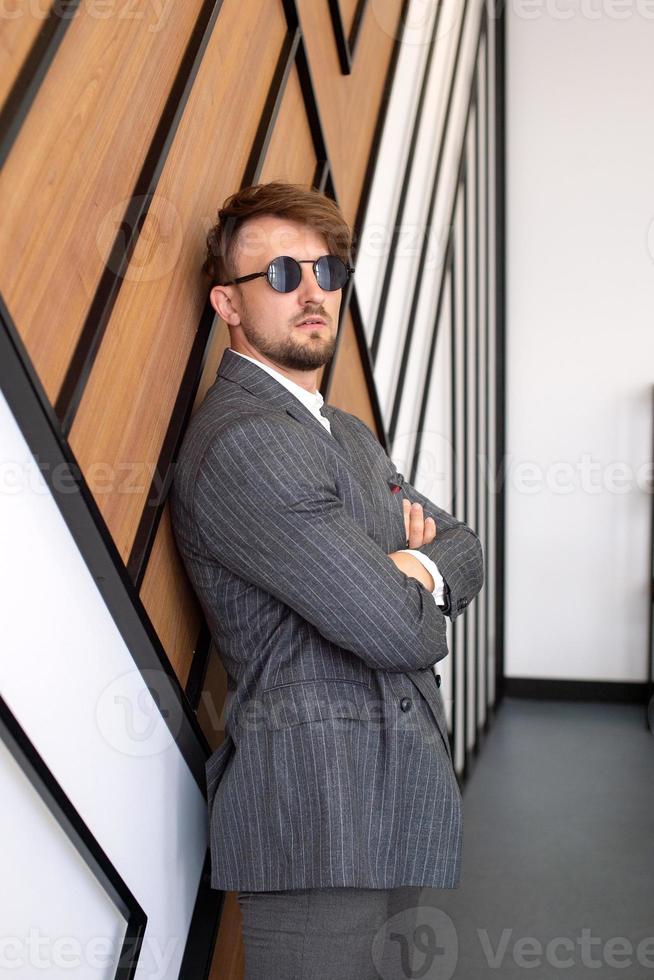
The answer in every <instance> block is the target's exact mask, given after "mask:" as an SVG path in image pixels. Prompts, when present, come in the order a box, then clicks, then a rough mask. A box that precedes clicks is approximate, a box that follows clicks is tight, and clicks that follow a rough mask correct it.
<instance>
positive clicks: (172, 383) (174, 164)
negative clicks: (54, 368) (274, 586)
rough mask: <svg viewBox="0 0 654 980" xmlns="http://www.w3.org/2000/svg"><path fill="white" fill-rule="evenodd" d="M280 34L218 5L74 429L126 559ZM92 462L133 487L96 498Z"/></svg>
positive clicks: (246, 11)
mask: <svg viewBox="0 0 654 980" xmlns="http://www.w3.org/2000/svg"><path fill="white" fill-rule="evenodd" d="M285 34H286V26H285V22H284V17H283V14H282V11H281V7H280V6H279V5H277V6H271V7H270V10H269V14H268V16H267V17H266V18H262V17H261V13H260V7H259V4H258V3H256V2H255V0H249V2H247V3H244V2H243V0H225V3H224V6H223V8H222V11H221V14H220V18H219V20H218V23H217V25H216V29H215V31H214V33H213V35H212V38H211V41H210V43H209V45H208V47H207V50H206V52H205V55H204V58H203V61H202V64H201V66H200V70H199V72H198V75H197V78H196V80H195V84H194V86H193V91H192V92H191V95H190V98H189V101H188V103H187V105H186V109H185V111H184V115H183V118H182V121H181V123H180V126H179V129H178V131H177V133H176V135H175V140H174V143H173V145H172V147H171V149H170V152H169V155H168V158H167V160H166V164H165V166H164V169H163V172H162V174H161V178H160V180H159V184H158V187H157V194H156V197H155V199H154V201H153V206H152V207H151V209H150V211H149V213H148V217H147V219H146V222H145V225H144V227H143V230H142V233H141V237H142V239H143V241H144V243H145V245H146V248H145V249H144V252H143V254H142V255H140V256H139V257H138V259H137V260H136V261H135V263H134V266H133V267H132V265H130V270H129V273H128V276H127V277H126V279H125V281H124V283H123V285H122V288H121V291H120V294H119V296H118V299H117V301H116V305H115V307H114V310H113V314H112V317H111V321H110V323H109V325H108V327H107V330H106V334H105V337H104V340H103V343H102V346H101V348H100V350H99V352H98V356H97V357H96V360H95V363H94V365H93V370H92V371H91V375H90V377H89V380H88V383H87V386H86V389H85V392H84V398H83V401H82V403H81V405H80V408H79V411H78V412H77V415H76V417H75V422H74V424H73V427H72V429H71V433H70V442H71V445H72V448H73V451H74V453H75V456H76V457H77V460H78V462H79V463H80V465H81V467H82V470H83V472H84V474H85V476H86V478H87V481H88V483H89V487H90V489H91V491H92V492H93V493H95V494H96V499H97V502H98V506H99V507H100V510H101V511H102V514H103V516H104V519H105V521H106V522H107V525H108V527H109V529H110V531H111V534H112V536H113V538H114V541H115V542H116V545H117V547H118V550H119V552H120V554H121V555H122V556H123V558H124V559H127V556H128V555H129V552H130V549H131V547H132V544H133V541H134V535H135V532H136V528H137V525H138V522H139V519H140V516H141V512H142V510H143V506H144V503H145V498H146V494H147V491H148V489H149V480H148V479H147V474H149V475H150V476H151V475H152V472H153V470H154V467H155V465H156V463H157V460H158V458H159V453H160V450H161V445H162V442H163V438H164V435H165V432H166V428H167V426H168V421H169V419H170V415H171V412H172V408H173V405H174V402H175V399H176V397H177V393H178V390H179V386H180V383H181V378H182V374H183V371H184V368H185V365H186V362H187V359H188V356H189V352H190V349H191V345H192V342H193V339H194V335H195V332H196V330H197V325H198V322H199V320H200V316H201V314H202V309H203V307H204V304H205V302H206V297H205V296H204V295H203V293H202V292H201V291H200V290H199V289H198V269H199V267H200V265H201V261H202V257H203V251H204V238H205V227H206V222H207V220H210V219H211V218H212V216H213V214H214V212H215V210H216V208H217V207H218V206H219V205H220V204H221V203H222V200H223V198H224V197H226V196H227V194H228V193H229V192H231V191H232V190H233V189H234V188H235V187H237V186H238V184H239V182H240V180H241V176H242V174H243V172H244V169H245V165H246V162H247V159H248V156H249V153H250V148H251V145H252V143H253V140H254V136H255V133H256V130H257V126H258V124H259V120H260V118H261V114H262V112H263V108H264V104H265V101H266V97H267V94H268V90H269V88H270V86H271V83H272V78H273V73H274V70H275V65H276V63H277V59H278V57H279V53H280V50H281V47H282V43H283V40H284V37H285ZM147 250H149V251H147ZM98 462H101V463H102V464H103V466H105V467H107V469H108V471H109V472H110V473H116V472H118V470H119V469H121V467H125V466H133V467H134V472H135V473H142V474H143V477H142V478H141V479H140V481H139V483H138V489H137V490H136V491H135V492H130V493H124V492H120V491H119V490H118V489H114V490H112V492H109V493H105V492H102V481H101V480H97V481H96V480H95V479H94V467H95V464H97V463H98ZM103 479H104V477H103Z"/></svg>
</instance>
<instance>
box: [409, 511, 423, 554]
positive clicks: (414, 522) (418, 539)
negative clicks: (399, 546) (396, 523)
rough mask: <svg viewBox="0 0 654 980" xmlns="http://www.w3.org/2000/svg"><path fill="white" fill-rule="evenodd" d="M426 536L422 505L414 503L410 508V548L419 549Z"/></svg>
mask: <svg viewBox="0 0 654 980" xmlns="http://www.w3.org/2000/svg"><path fill="white" fill-rule="evenodd" d="M423 534H424V520H423V514H422V505H421V504H419V503H417V502H416V503H414V504H411V505H410V508H409V542H410V543H409V548H419V547H420V545H421V544H422V539H423Z"/></svg>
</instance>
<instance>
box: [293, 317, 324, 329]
mask: <svg viewBox="0 0 654 980" xmlns="http://www.w3.org/2000/svg"><path fill="white" fill-rule="evenodd" d="M317 326H321V327H324V326H325V321H324V320H323V318H322V317H321V316H315V317H313V316H311V317H307V319H306V320H303V321H302V323H298V327H317Z"/></svg>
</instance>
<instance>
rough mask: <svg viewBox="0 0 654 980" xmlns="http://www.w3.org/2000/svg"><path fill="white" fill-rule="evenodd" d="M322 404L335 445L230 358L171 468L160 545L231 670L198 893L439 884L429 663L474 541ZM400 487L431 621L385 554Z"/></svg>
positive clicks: (454, 814) (442, 641) (454, 836)
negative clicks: (424, 567) (176, 565)
mask: <svg viewBox="0 0 654 980" xmlns="http://www.w3.org/2000/svg"><path fill="white" fill-rule="evenodd" d="M322 411H323V412H324V413H325V414H326V415H327V417H328V418H329V420H330V425H331V431H332V434H331V435H330V434H329V433H328V432H327V431H326V430H325V428H324V427H323V426H322V425H321V424H320V423H319V422H318V421H317V420H316V419H315V418H314V416H313V415H312V414H311V412H310V411H309V410H308V409H307V408H306V406H305V405H303V404H302V403H301V402H300V400H299V399H297V398H296V397H295V396H294V395H293V394H292V393H291V392H290V391H288V389H286V388H285V387H284V386H283V385H281V384H279V383H278V382H277V381H276V380H275V379H274V378H273V377H271V376H270V375H269V374H268V373H267V372H266V371H263V370H261V369H259V368H258V367H257V366H256V365H254V364H252V363H251V362H249V361H247V360H246V359H245V358H242V357H239V356H238V354H235V353H234V352H233V351H231V350H230V348H227V349H226V350H225V353H224V355H223V359H222V361H221V364H220V367H219V369H218V374H217V377H216V380H215V381H214V383H213V385H212V386H211V387H210V388H209V390H208V392H207V394H206V396H205V398H204V401H203V402H202V404H201V405H200V407H199V409H198V410H197V412H196V413H195V415H194V416H193V418H192V419H191V422H190V424H189V427H188V429H187V431H186V433H185V437H184V441H183V444H182V447H181V450H180V454H179V457H178V460H177V464H176V468H175V478H174V481H173V486H172V490H171V495H170V503H171V518H172V524H173V531H174V535H175V540H176V542H177V546H178V548H179V551H180V554H181V556H182V559H183V561H184V565H185V567H186V570H187V573H188V575H189V578H190V580H191V582H192V584H193V587H194V589H195V591H196V593H197V596H198V598H199V601H200V603H201V605H202V608H203V610H204V613H205V615H206V617H207V622H208V624H209V627H210V629H211V633H212V636H213V639H214V641H215V644H216V647H217V649H218V651H219V654H220V657H221V660H222V662H223V664H224V666H225V669H226V671H227V675H228V694H227V706H226V713H225V739H224V741H223V743H222V744H221V745H220V747H219V748H218V749H217V750H216V751H215V752H214V753H213V754H212V755H211V757H210V758H209V759H208V761H207V765H206V775H207V799H208V812H209V835H210V848H211V865H212V866H211V884H212V887H213V888H220V889H225V890H249V891H267V890H279V889H291V888H329V887H343V886H354V887H359V888H390V887H395V886H398V885H428V886H432V887H442V888H454V887H456V886H457V884H458V882H459V875H460V862H461V846H462V811H461V795H460V792H459V788H458V784H457V781H456V777H455V774H454V770H453V767H452V760H451V755H450V749H449V742H448V738H447V728H446V721H445V714H444V708H443V701H442V698H441V694H440V691H439V689H438V685H437V678H436V675H435V674H434V671H433V669H432V667H433V665H434V664H435V663H437V662H438V661H439V660H441V659H442V658H443V657H445V656H446V655H447V652H448V651H447V643H446V629H445V615H449V616H450V618H451V619H452V620H453V619H454V618H455V617H456V616H457V615H459V614H460V613H461V612H462V611H463V609H464V608H465V607H466V606H467V604H468V603H469V602H470V600H471V599H472V598H473V597H474V596H475V595H476V594H477V593H478V592H479V590H480V588H481V586H482V583H483V574H484V573H483V556H482V550H481V545H480V542H479V538H478V537H477V535H476V534H475V533H474V531H472V530H471V529H470V528H469V527H467V526H466V525H465V524H463V523H462V522H461V521H457V520H455V518H454V517H452V516H451V515H450V514H448V513H447V512H446V511H444V510H442V509H441V508H439V507H437V506H436V505H435V504H433V503H432V502H431V501H430V500H428V499H427V498H426V497H424V496H423V495H422V494H420V493H419V492H418V491H417V490H416V489H415V488H414V487H413V486H411V484H409V483H408V482H407V481H406V480H405V479H404V477H403V475H402V474H401V473H399V472H398V471H397V469H396V468H395V466H394V464H393V462H392V461H391V459H390V458H389V456H388V455H387V454H386V452H385V451H384V449H383V447H382V446H381V444H380V443H379V441H378V440H377V438H376V437H375V436H374V435H373V434H372V432H371V431H370V429H369V428H368V427H367V425H365V423H363V422H362V421H361V420H360V419H358V418H357V417H356V416H354V415H351V414H349V413H348V412H343V411H341V410H340V409H336V408H334V407H332V406H327V405H325V406H323V409H322ZM392 483H396V484H399V485H401V487H402V493H393V492H391V488H390V484H392ZM402 496H406V497H408V498H409V500H411V501H412V502H413V501H416V500H417V501H420V503H421V504H422V505H423V508H424V513H425V516H428V515H431V516H432V517H433V518H434V520H435V521H436V526H437V532H436V538H435V540H434V541H433V542H432V543H431V544H429V545H424V546H423V547H422V548H421V549H420V550H421V551H423V552H424V553H425V554H427V555H429V557H430V558H432V559H433V560H434V561H435V562H436V564H437V566H438V569H439V571H440V572H441V574H442V575H443V578H444V580H445V584H446V600H447V607H446V610H445V613H444V612H443V611H441V609H440V608H439V607H438V606H437V605H436V603H435V602H434V599H433V597H432V596H431V595H430V594H429V592H428V591H427V589H425V587H424V586H423V585H421V584H420V583H419V582H418V581H417V580H415V579H412V578H409V577H407V576H405V575H404V574H403V573H402V572H401V571H400V570H399V569H398V568H397V567H396V565H395V564H394V563H393V562H392V561H391V560H390V558H389V557H388V554H389V553H390V552H392V551H396V550H399V549H401V548H404V547H406V533H405V526H404V516H403V510H402Z"/></svg>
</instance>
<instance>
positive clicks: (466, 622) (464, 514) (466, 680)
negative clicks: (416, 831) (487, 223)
mask: <svg viewBox="0 0 654 980" xmlns="http://www.w3.org/2000/svg"><path fill="white" fill-rule="evenodd" d="M469 123H470V107H468V115H467V116H466V125H465V130H464V134H463V174H462V186H463V246H462V247H463V318H462V322H463V338H462V341H461V347H462V349H463V392H462V398H461V404H462V405H463V432H462V437H463V438H462V440H461V441H462V447H461V456H462V459H463V487H462V493H461V495H462V497H463V503H462V507H461V518H462V520H463V521H464V522H465V523H466V524H469V523H470V515H469V513H468V322H469V317H470V311H469V309H468V305H469V304H468V156H467V148H468V125H469ZM463 636H464V641H463V647H464V651H465V654H464V663H465V671H464V674H463V712H464V717H465V723H464V726H463V729H464V746H465V754H464V764H463V774H464V777H465V776H467V775H468V698H469V687H470V671H469V669H468V667H469V664H468V660H469V649H470V619H469V617H468V616H464V617H463Z"/></svg>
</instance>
